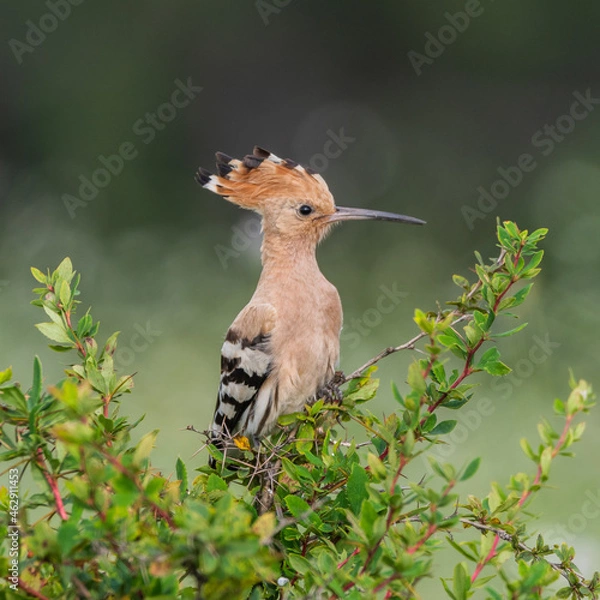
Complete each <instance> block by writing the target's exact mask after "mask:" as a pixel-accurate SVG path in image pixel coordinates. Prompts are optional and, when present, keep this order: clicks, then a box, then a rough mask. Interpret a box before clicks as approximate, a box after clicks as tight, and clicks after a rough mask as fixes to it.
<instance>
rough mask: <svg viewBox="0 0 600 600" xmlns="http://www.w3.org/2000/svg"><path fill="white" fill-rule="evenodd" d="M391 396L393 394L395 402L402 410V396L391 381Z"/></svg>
mask: <svg viewBox="0 0 600 600" xmlns="http://www.w3.org/2000/svg"><path fill="white" fill-rule="evenodd" d="M392 394H393V396H394V399H395V400H396V402H398V404H400V406H402V407H403V408H404V398H402V394H401V393H400V390H399V389H398V386H397V385H396V383H395V382H393V381H392Z"/></svg>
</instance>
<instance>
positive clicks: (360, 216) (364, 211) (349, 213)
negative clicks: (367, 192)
mask: <svg viewBox="0 0 600 600" xmlns="http://www.w3.org/2000/svg"><path fill="white" fill-rule="evenodd" d="M325 219H326V221H327V222H328V223H336V222H337V221H365V220H374V221H394V222H396V223H410V224H411V225H425V221H422V220H421V219H417V218H416V217H407V216H406V215H397V214H395V213H389V212H383V211H381V210H370V209H368V208H348V207H347V206H338V207H337V208H336V210H335V212H334V213H333V214H332V215H329V216H328V217H325Z"/></svg>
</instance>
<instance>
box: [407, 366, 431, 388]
mask: <svg viewBox="0 0 600 600" xmlns="http://www.w3.org/2000/svg"><path fill="white" fill-rule="evenodd" d="M408 385H410V387H411V388H412V389H413V390H414V391H415V392H417V393H418V394H419V395H420V396H421V395H423V394H424V393H425V390H426V389H427V386H426V384H425V378H424V377H423V372H422V371H421V366H420V365H419V363H418V362H413V363H411V365H410V366H409V367H408Z"/></svg>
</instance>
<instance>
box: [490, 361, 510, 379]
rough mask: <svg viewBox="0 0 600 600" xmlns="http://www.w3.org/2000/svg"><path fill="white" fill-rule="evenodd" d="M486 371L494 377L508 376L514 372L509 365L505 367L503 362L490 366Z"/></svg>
mask: <svg viewBox="0 0 600 600" xmlns="http://www.w3.org/2000/svg"><path fill="white" fill-rule="evenodd" d="M484 370H485V371H486V372H487V373H489V374H490V375H493V376H494V377H502V376H504V375H508V374H509V373H510V372H511V371H512V369H511V368H510V367H509V366H508V365H505V364H504V363H503V362H501V361H497V362H495V363H490V364H488V365H487V366H486V367H485V369H484Z"/></svg>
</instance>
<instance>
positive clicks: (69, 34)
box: [0, 0, 600, 597]
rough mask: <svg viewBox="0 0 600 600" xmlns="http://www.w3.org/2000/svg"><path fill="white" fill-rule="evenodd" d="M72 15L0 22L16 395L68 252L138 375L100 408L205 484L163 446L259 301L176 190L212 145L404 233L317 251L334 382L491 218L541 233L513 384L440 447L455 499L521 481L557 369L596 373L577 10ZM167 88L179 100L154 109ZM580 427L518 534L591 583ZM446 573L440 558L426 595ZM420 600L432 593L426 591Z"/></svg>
mask: <svg viewBox="0 0 600 600" xmlns="http://www.w3.org/2000/svg"><path fill="white" fill-rule="evenodd" d="M71 2H73V4H71V3H69V4H68V6H67V8H65V2H64V1H62V2H57V3H56V4H58V5H61V6H62V8H56V9H55V10H57V11H58V12H60V13H61V17H60V19H59V18H56V19H54V21H53V19H52V17H50V18H49V17H48V16H47V15H48V14H51V12H50V8H49V7H50V5H51V4H52V2H51V1H49V2H48V3H46V2H42V1H33V0H26V1H19V2H10V3H9V2H3V4H2V8H1V9H0V11H1V15H2V18H1V19H0V41H1V42H2V44H3V45H2V51H1V52H0V68H1V70H2V94H1V95H0V136H1V137H0V257H1V260H0V367H2V368H4V367H6V366H8V365H11V364H12V366H13V368H14V370H15V373H16V375H17V378H18V379H19V380H21V381H22V382H23V385H25V386H27V385H29V382H30V378H31V363H32V357H33V355H34V354H36V353H37V354H39V355H40V357H41V358H42V360H43V363H44V365H45V375H46V380H47V382H48V383H50V382H52V381H54V380H55V379H56V378H57V377H59V376H60V373H61V372H62V369H63V367H64V365H65V362H66V361H67V360H68V359H67V358H66V356H65V355H63V354H54V353H52V351H50V350H49V349H47V347H46V342H45V340H44V338H42V336H41V335H40V334H39V333H38V332H37V330H36V329H35V328H34V327H33V325H34V323H36V322H39V321H41V320H43V315H42V314H41V313H40V311H39V310H38V309H35V308H34V307H31V306H29V300H30V299H31V294H30V289H31V288H32V287H33V285H34V281H33V279H32V278H31V275H30V273H29V267H30V266H31V265H35V266H37V267H39V268H41V269H45V268H46V267H55V266H56V265H57V264H58V262H60V260H61V259H62V258H63V257H64V256H67V255H68V256H70V257H71V258H72V260H73V263H74V265H75V268H76V269H78V270H79V271H81V273H82V274H83V277H82V285H81V288H82V290H83V294H82V296H81V300H82V302H83V306H84V307H87V306H88V305H92V307H93V311H92V312H93V315H94V317H95V318H98V319H100V321H101V322H102V327H101V334H102V335H104V336H108V335H109V334H110V333H112V332H113V331H115V330H120V331H121V332H122V334H121V338H120V340H121V341H120V348H121V350H120V354H118V355H117V362H118V364H119V365H120V366H121V369H122V371H123V372H132V371H135V372H137V376H136V388H135V390H134V394H133V395H132V396H130V397H126V398H125V400H124V404H125V406H124V407H123V410H124V411H127V412H128V413H129V414H133V415H135V416H138V415H142V414H145V415H146V418H145V421H144V422H143V423H142V425H141V426H140V434H141V433H143V432H145V431H148V430H150V429H154V428H157V427H158V428H160V430H161V434H160V436H159V438H158V442H157V448H156V450H155V453H154V459H155V462H156V464H157V465H158V466H159V467H160V468H161V469H163V470H164V472H165V473H171V472H172V471H173V468H174V463H175V459H176V457H177V456H178V455H180V456H182V457H183V458H184V459H185V460H186V461H188V463H189V464H190V466H191V467H197V466H200V465H201V464H203V463H204V462H205V460H206V455H205V454H204V453H200V454H198V455H197V456H194V457H192V455H193V454H194V452H195V451H196V450H197V449H198V447H199V445H200V443H201V441H200V439H199V437H198V436H196V435H195V434H193V433H191V432H186V431H184V429H185V427H186V426H187V425H194V426H196V427H197V428H198V429H203V428H205V427H206V426H207V425H208V423H209V420H210V417H211V415H212V410H213V407H214V401H215V393H216V388H217V383H218V376H219V373H218V370H219V349H220V345H221V342H222V338H223V336H224V333H225V331H226V330H227V327H228V325H229V324H230V322H231V321H232V320H233V318H234V317H235V315H236V314H237V311H238V310H239V309H240V308H241V307H242V306H243V305H244V303H245V302H246V301H247V300H248V299H249V297H250V295H251V294H252V291H253V289H254V285H255V283H256V281H257V278H258V275H259V271H260V256H259V247H260V238H259V235H258V233H257V221H256V218H255V217H253V216H252V215H251V214H247V213H245V212H243V211H240V210H239V209H237V208H235V207H233V206H232V205H229V204H228V203H227V202H225V201H223V200H221V199H220V198H218V197H216V196H213V195H211V194H209V193H208V192H205V191H202V190H201V189H200V188H199V187H198V186H197V184H196V183H195V182H194V177H193V176H194V172H195V170H196V168H197V167H198V165H202V166H204V167H209V168H212V165H213V163H214V158H213V155H214V152H215V151H216V150H221V151H224V152H226V153H228V154H230V155H233V156H238V157H240V156H243V155H244V154H246V153H248V152H250V151H251V148H252V146H253V145H255V144H258V145H261V146H263V147H266V148H268V149H271V150H272V151H274V152H275V153H276V154H279V155H280V156H285V157H287V156H289V157H291V158H293V159H295V160H297V161H299V162H302V163H303V164H310V165H311V166H313V167H314V168H316V169H317V170H318V171H320V172H321V173H322V174H323V176H324V177H325V178H326V180H327V181H328V183H329V186H330V188H331V190H332V191H333V193H334V195H335V197H336V198H337V201H338V202H339V203H340V204H344V205H349V206H365V207H370V208H379V209H383V210H393V211H398V212H403V213H405V214H410V215H414V216H418V217H421V218H423V219H425V220H427V222H428V225H427V227H425V228H411V227H402V226H396V225H393V224H389V223H366V222H364V223H350V224H346V225H344V226H343V227H340V228H339V229H337V230H336V231H335V233H334V235H332V236H331V237H330V238H329V239H328V240H327V241H326V242H325V244H324V245H323V246H322V247H321V248H320V251H319V257H320V264H321V266H322V270H323V272H324V273H325V274H326V276H327V277H328V278H329V279H330V280H331V281H332V282H333V283H335V285H336V286H337V287H338V288H339V290H340V293H341V296H342V300H343V304H344V309H345V319H346V329H345V333H344V338H343V343H342V364H341V367H342V368H343V369H344V370H346V371H349V370H353V369H354V368H356V367H358V366H359V365H361V364H363V363H364V362H365V361H366V360H367V359H368V358H369V357H371V356H372V355H374V354H375V353H376V352H378V351H379V350H380V349H382V348H383V347H385V346H388V345H390V344H398V343H401V342H403V341H405V340H407V339H408V338H409V337H411V336H412V335H413V334H414V332H415V326H414V324H413V323H412V315H413V311H414V308H415V307H420V308H422V309H435V307H436V303H438V302H440V303H443V302H445V301H446V300H449V299H452V298H454V297H455V296H456V295H457V291H458V290H457V289H455V288H454V286H453V284H452V282H451V275H452V274H453V273H463V274H467V273H468V269H469V267H470V265H471V264H472V262H473V251H474V250H476V249H478V250H480V251H481V252H482V254H483V255H484V256H492V255H493V254H494V253H495V251H496V249H495V248H494V230H495V222H496V218H497V217H500V218H501V219H512V220H516V221H517V222H518V223H519V224H520V226H521V227H523V228H529V229H535V228H537V227H541V226H546V227H549V228H550V235H549V237H548V239H547V241H546V242H545V243H544V247H545V249H546V252H547V254H546V259H545V264H544V271H543V273H542V275H541V276H540V277H539V279H538V281H537V283H536V284H535V287H534V292H533V293H532V295H531V296H530V299H529V301H528V302H527V303H526V305H524V306H523V307H521V308H520V309H519V314H520V317H521V318H522V319H524V320H526V321H527V322H528V323H529V326H528V328H527V329H526V330H525V331H523V332H522V333H521V334H520V335H519V336H517V337H514V338H509V339H508V340H506V341H505V342H504V343H503V344H502V346H501V350H502V351H503V356H504V358H505V360H506V362H507V363H508V364H509V365H511V366H512V367H513V368H514V369H515V370H514V372H513V373H512V374H511V375H510V376H509V377H507V378H506V379H505V380H503V381H502V382H496V383H495V384H493V385H490V383H489V382H486V383H484V384H483V385H482V387H481V388H480V389H479V391H478V396H476V399H475V400H473V403H472V405H470V406H468V407H466V408H465V409H464V410H463V411H462V414H458V419H459V426H458V427H457V429H456V430H455V434H454V437H453V438H452V439H451V441H452V443H451V444H449V445H448V447H446V448H445V449H444V452H445V455H446V456H448V458H449V459H450V460H452V461H465V460H466V459H467V458H468V457H471V456H473V455H479V456H481V457H482V460H483V462H482V468H481V470H480V472H479V474H478V476H477V478H476V479H475V480H474V481H473V485H472V486H471V488H469V487H468V486H466V485H463V488H462V489H461V490H460V491H461V492H463V493H467V491H471V490H472V491H474V492H475V493H478V494H485V493H487V489H488V486H489V482H490V481H491V480H495V481H499V482H500V483H502V484H504V483H506V481H507V478H508V477H509V475H510V474H511V473H513V472H515V471H516V470H526V471H528V472H532V470H533V467H532V465H531V464H530V463H528V461H527V459H526V458H525V457H524V456H523V454H522V452H521V450H520V448H519V440H520V438H522V437H524V436H528V437H529V438H530V439H531V440H534V441H535V440H536V436H537V433H536V423H537V422H538V421H539V419H540V418H541V417H542V416H547V417H549V418H551V419H552V417H551V411H552V401H553V400H554V398H555V397H557V396H558V397H562V398H565V397H566V396H567V394H568V384H567V382H568V368H569V367H572V368H573V369H574V371H575V374H576V376H577V377H582V378H586V379H590V380H592V381H595V380H596V379H597V370H598V369H597V364H598V351H597V348H598V341H597V340H598V325H599V322H600V317H599V311H598V306H599V305H600V279H599V276H598V268H599V266H600V244H599V241H598V231H599V229H600V203H599V202H598V199H599V193H600V168H599V159H600V152H599V145H598V139H599V137H600V103H599V102H600V101H599V100H595V99H596V98H599V99H600V69H599V68H598V65H600V45H599V44H598V27H599V25H600V5H599V4H598V3H597V2H595V1H593V0H582V1H581V2H578V3H577V4H576V5H569V4H568V3H566V2H560V1H558V0H552V1H550V0H530V1H529V2H526V3H525V2H516V1H505V2H494V1H493V0H481V2H477V0H469V1H467V2H461V1H446V2H439V1H436V2H406V3H404V2H397V1H393V0H389V1H380V2H377V3H367V2H357V1H353V2H352V1H346V2H342V1H340V0H329V1H328V2H322V1H317V0H291V1H290V0H259V1H257V2H254V1H247V2H241V1H236V2H234V1H233V0H223V1H221V2H214V1H212V2H209V1H196V2H192V1H180V2H164V1H163V2H160V1H158V0H147V1H146V2H143V3H142V2H135V3H124V2H118V1H117V0H104V1H103V2H101V3H99V2H91V1H87V2H81V1H80V2H79V3H78V4H77V5H75V4H74V2H75V0H71ZM467 9H468V10H469V11H470V12H471V13H472V15H474V14H475V13H477V14H476V16H471V17H469V22H468V23H466V21H465V19H464V17H460V16H459V17H456V18H453V17H452V15H455V14H456V13H457V12H461V13H464V12H465V10H467ZM61 11H62V12H61ZM67 13H69V14H67ZM446 13H449V14H450V17H449V16H448V14H446ZM452 20H454V25H452ZM38 27H42V28H44V29H46V30H47V32H46V33H45V32H44V31H43V29H42V30H40V29H38V32H36V31H35V29H36V28H38ZM459 30H461V31H459ZM439 36H441V37H442V39H443V43H442V44H441V45H439V42H438V43H436V42H433V41H431V40H432V39H434V38H439ZM419 55H420V56H419ZM434 55H435V56H434ZM177 81H179V82H180V83H177ZM184 84H185V85H188V86H192V87H191V88H189V91H188V94H189V98H187V100H188V104H187V106H181V107H175V108H173V106H171V107H168V106H167V107H165V106H164V104H165V103H169V102H170V101H171V97H172V95H173V93H174V92H175V90H177V89H178V86H181V85H184ZM199 88H202V89H201V90H200V89H199ZM577 93H579V94H581V95H582V96H584V97H586V96H587V98H588V100H587V104H588V108H587V110H585V109H582V108H580V109H579V112H578V117H580V120H577V121H574V120H572V119H571V120H569V118H565V117H564V116H565V115H569V113H570V111H571V107H572V105H573V103H574V102H575V101H576V96H575V94H577ZM192 96H193V98H192ZM176 98H177V99H178V103H179V104H183V98H184V97H183V96H181V94H180V95H178V96H176ZM157 111H158V116H152V113H154V114H156V113H157ZM583 113H586V114H585V116H582V114H583ZM153 119H154V121H152V120H153ZM152 123H154V124H152ZM546 126H551V127H556V126H559V127H560V128H561V129H562V130H564V132H563V133H560V130H557V132H556V133H552V130H549V129H546V130H545V129H544V128H545V127H546ZM540 132H541V133H540ZM552 136H554V137H552ZM549 140H551V141H549ZM127 143H129V145H128V146H126V148H128V152H129V156H130V160H126V161H124V162H123V167H122V170H121V172H120V173H118V174H115V175H112V176H111V177H110V181H106V178H105V179H102V176H101V175H96V181H100V182H101V183H102V185H103V186H104V187H101V188H100V189H99V190H98V192H97V194H96V195H95V197H94V198H93V199H86V198H82V197H81V196H80V190H79V187H80V185H81V177H85V178H93V176H94V171H96V170H97V169H98V168H99V167H101V166H102V164H101V159H100V157H101V156H104V157H106V158H108V157H110V155H114V154H116V153H118V151H119V149H120V148H122V146H123V144H127ZM523 154H530V155H531V156H532V157H534V160H535V168H533V169H530V171H529V172H526V173H522V175H521V179H520V181H518V183H517V184H516V185H512V186H510V188H509V192H508V193H507V194H506V195H505V197H504V198H502V199H499V200H498V201H497V202H495V203H489V202H488V203H487V204H485V205H481V206H478V198H479V196H480V195H481V192H480V191H478V188H479V187H480V186H483V188H484V189H485V190H487V191H490V190H491V188H492V186H493V185H494V182H495V181H496V180H498V179H500V174H499V171H498V169H499V168H500V169H507V168H508V167H510V166H514V165H516V164H517V162H518V159H519V157H520V156H521V155H523ZM132 155H135V156H133V157H131V156H132ZM117 162H118V161H117ZM113 164H115V165H116V164H117V163H116V162H113ZM517 179H519V178H518V176H516V175H515V176H514V177H513V180H514V181H516V180H517ZM505 187H509V186H505ZM495 189H496V191H498V190H499V191H500V195H503V188H502V185H501V184H500V185H496V188H495ZM504 191H505V190H504ZM77 197H78V198H79V199H78V200H76V198H77ZM65 198H66V200H65ZM482 206H484V209H482ZM473 211H479V212H478V213H475V212H473ZM386 293H387V294H388V295H391V296H392V297H393V298H394V305H393V309H392V310H390V311H388V312H386V313H385V314H384V313H382V312H381V311H378V309H377V305H378V300H379V298H380V297H381V295H382V294H386ZM140 331H143V332H144V334H143V335H142V334H141V333H140ZM411 359H412V357H411V356H410V355H402V356H401V355H395V356H393V357H391V358H388V359H387V360H386V361H385V362H384V363H382V364H381V369H380V373H381V378H382V391H381V394H380V395H379V397H378V399H377V400H376V403H377V406H376V407H374V410H375V409H377V410H380V411H390V410H393V407H394V403H393V400H392V396H391V393H390V392H389V389H390V381H391V380H395V381H396V382H397V383H398V384H399V386H400V387H401V388H402V387H403V386H404V378H405V373H406V367H407V365H408V364H409V361H410V360H411ZM597 385H600V383H597ZM599 415H600V413H598V412H596V413H595V414H591V415H590V416H589V418H588V431H587V434H586V436H585V439H584V441H583V442H581V443H580V444H578V445H577V447H576V448H575V450H576V452H577V458H576V459H575V460H573V459H563V460H560V461H558V462H557V463H556V465H555V466H554V467H553V472H552V479H551V482H552V484H553V485H554V486H555V487H556V489H554V490H545V491H542V492H541V493H540V494H539V497H538V499H537V500H536V501H535V504H534V505H533V507H532V508H533V510H534V512H536V513H538V514H539V515H540V516H539V518H538V520H537V521H536V525H535V526H536V527H537V528H538V529H539V530H540V531H543V532H546V533H547V535H548V537H549V538H550V539H553V540H555V541H559V540H560V539H566V540H567V541H569V542H570V543H573V544H574V545H575V546H576V547H577V549H578V554H579V561H578V563H579V565H580V567H581V568H582V570H583V571H584V572H585V573H587V575H588V576H589V575H590V573H591V571H592V569H593V568H597V567H598V565H599V564H600V477H599V474H600V467H599V460H598V456H599V455H600V435H599V434H600V416H599ZM452 416H453V417H455V416H456V415H452ZM439 456H440V458H441V457H443V456H444V454H442V451H440V454H439ZM417 467H418V468H417V471H418V469H419V468H420V469H421V471H425V470H426V465H425V464H423V465H420V466H417ZM454 558H455V556H452V557H449V559H448V560H450V559H454ZM449 564H450V563H449V562H445V559H441V562H440V575H447V576H450V575H451V571H450V570H449V566H448V565H449ZM426 589H429V590H430V592H429V594H430V595H429V596H428V597H438V596H439V597H442V592H441V591H440V590H441V587H440V585H439V583H437V582H431V584H430V587H429V588H426ZM426 597H427V595H426Z"/></svg>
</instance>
